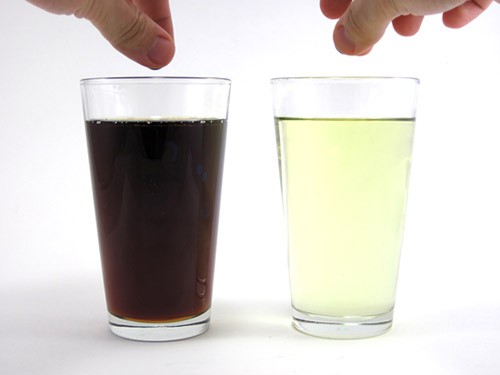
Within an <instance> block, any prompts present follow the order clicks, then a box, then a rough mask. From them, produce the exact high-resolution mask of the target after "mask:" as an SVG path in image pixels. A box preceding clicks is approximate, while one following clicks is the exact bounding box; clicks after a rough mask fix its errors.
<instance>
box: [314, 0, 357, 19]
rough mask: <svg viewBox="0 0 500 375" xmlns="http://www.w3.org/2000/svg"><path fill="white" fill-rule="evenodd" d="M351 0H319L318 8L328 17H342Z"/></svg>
mask: <svg viewBox="0 0 500 375" xmlns="http://www.w3.org/2000/svg"><path fill="white" fill-rule="evenodd" d="M350 4H351V0H320V3H319V8H320V9H321V12H322V13H323V15H324V16H325V17H327V18H330V19H337V18H340V17H342V15H343V14H344V12H345V11H346V9H347V8H348V7H349V5H350Z"/></svg>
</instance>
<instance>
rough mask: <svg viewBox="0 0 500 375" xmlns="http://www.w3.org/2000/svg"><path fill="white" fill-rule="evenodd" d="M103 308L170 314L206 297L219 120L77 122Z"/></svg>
mask: <svg viewBox="0 0 500 375" xmlns="http://www.w3.org/2000/svg"><path fill="white" fill-rule="evenodd" d="M86 131H87V141H88V148H89V159H90V169H91V174H92V182H93V190H94V203H95V209H96V219H97V227H98V236H99V245H100V250H101V260H102V267H103V274H104V283H105V289H106V299H107V305H108V310H109V312H110V313H112V314H113V315H115V316H118V317H121V318H127V319H133V320H139V321H171V320H177V319H182V318H186V317H190V316H195V315H198V314H201V313H203V312H205V311H206V310H207V309H208V308H209V307H210V304H211V299H212V284H213V270H214V261H215V246H216V239H217V225H218V216H219V201H220V190H221V180H222V166H223V159H224V144H225V134H226V125H225V121H224V120H207V121H198V120H196V121H179V122H171V121H170V122H152V123H151V122H148V123H146V122H141V121H137V122H134V121H125V122H106V121H90V122H87V123H86Z"/></svg>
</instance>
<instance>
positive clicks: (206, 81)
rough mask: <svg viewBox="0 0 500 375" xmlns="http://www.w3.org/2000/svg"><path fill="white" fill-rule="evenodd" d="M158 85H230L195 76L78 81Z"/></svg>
mask: <svg viewBox="0 0 500 375" xmlns="http://www.w3.org/2000/svg"><path fill="white" fill-rule="evenodd" d="M159 83H163V84H164V83H190V84H220V85H224V84H226V85H230V84H231V80H230V79H229V78H221V77H201V76H200V77H197V76H121V77H120V76H116V77H90V78H83V79H81V80H80V85H82V86H89V85H107V84H129V85H130V84H159Z"/></svg>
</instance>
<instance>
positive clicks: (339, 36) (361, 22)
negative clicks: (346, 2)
mask: <svg viewBox="0 0 500 375" xmlns="http://www.w3.org/2000/svg"><path fill="white" fill-rule="evenodd" d="M394 3H395V2H394V1H389V0H356V1H353V2H352V3H351V5H350V6H349V8H348V9H347V10H346V12H345V13H344V15H343V16H342V18H340V20H339V21H338V23H337V25H336V26H335V30H334V34H333V40H334V42H335V46H336V47H337V49H338V50H339V52H341V53H344V54H346V55H365V54H367V53H368V52H369V51H370V50H371V49H372V47H373V45H374V44H375V43H377V42H378V41H379V40H380V39H381V38H382V36H383V35H384V32H385V30H386V28H387V26H389V24H390V23H391V21H392V20H393V19H394V18H396V17H397V16H399V15H401V12H399V11H398V10H397V9H395V7H394V5H393V4H394Z"/></svg>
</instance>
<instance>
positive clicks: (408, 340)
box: [0, 0, 500, 375]
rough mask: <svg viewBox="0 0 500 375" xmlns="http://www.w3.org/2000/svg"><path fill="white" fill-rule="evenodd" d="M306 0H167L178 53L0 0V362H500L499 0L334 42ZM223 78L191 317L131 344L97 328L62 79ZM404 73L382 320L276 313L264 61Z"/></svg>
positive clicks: (443, 369) (459, 367)
mask: <svg viewBox="0 0 500 375" xmlns="http://www.w3.org/2000/svg"><path fill="white" fill-rule="evenodd" d="M318 3H319V2H318V1H306V0H272V1H269V0H238V1H234V0H212V1H202V0H171V6H172V12H173V16H174V23H175V33H176V41H177V54H176V57H175V59H174V61H173V63H172V64H171V65H169V66H168V67H166V68H164V69H162V70H160V71H155V72H153V71H149V70H148V69H146V68H143V67H141V66H139V65H137V64H135V63H133V62H131V61H129V60H127V59H126V58H124V57H123V56H121V55H120V54H119V53H118V52H116V51H115V50H113V49H112V48H111V47H110V46H109V44H108V43H107V42H106V41H105V40H104V39H103V38H102V37H101V36H100V34H99V33H98V31H96V30H95V29H93V28H92V26H91V25H90V24H89V23H88V22H87V21H85V20H78V19H76V18H74V17H67V16H55V15H51V14H48V13H45V12H43V11H41V10H39V9H37V8H35V7H33V6H32V5H29V4H28V3H26V2H24V1H19V0H1V2H0V46H1V55H0V56H1V60H0V78H1V79H0V373H2V374H30V373H36V374H58V373H61V374H112V373H121V374H136V373H149V374H155V373H162V374H165V373H168V374H194V373H196V374H198V373H199V374H281V373H283V374H362V373H367V372H370V373H372V374H382V373H383V374H401V373H405V374H422V373H426V374H454V375H460V374H498V373H500V359H499V358H500V357H499V355H498V354H499V353H500V352H499V349H498V348H499V347H500V292H499V289H500V288H499V287H500V271H499V269H500V255H499V253H500V238H499V234H500V198H499V197H500V194H499V191H500V168H499V167H498V165H499V163H500V147H499V146H498V143H499V142H498V140H499V138H500V120H499V118H500V116H499V114H500V90H499V87H500V6H499V5H498V4H493V5H492V6H491V8H490V9H489V10H488V11H487V12H486V13H485V14H484V15H483V16H481V17H480V18H479V19H477V20H476V21H474V22H473V23H472V24H470V25H469V26H467V27H465V28H463V29H460V30H449V29H446V28H444V27H443V26H442V24H441V20H440V17H439V16H433V17H428V18H426V20H425V21H424V24H423V26H422V29H421V32H420V33H419V34H417V36H415V37H412V38H403V37H401V36H398V35H396V34H395V33H394V32H393V31H392V29H389V30H388V31H387V33H386V36H385V38H384V39H383V41H382V42H381V43H380V44H379V45H377V46H376V47H375V48H374V50H373V51H372V53H370V55H368V56H366V57H362V58H359V57H348V56H342V55H340V54H339V53H338V52H337V51H336V50H335V48H334V46H333V43H332V41H331V33H332V29H333V26H334V22H333V21H331V20H328V19H326V18H324V17H323V16H322V14H321V12H320V10H319V6H318ZM117 75H118V76H120V75H194V76H222V77H228V78H231V79H232V80H233V90H232V98H231V106H230V113H229V126H230V128H229V132H228V139H227V149H226V163H225V171H224V172H225V175H224V186H223V202H222V212H221V221H220V226H219V243H218V253H217V264H216V282H215V290H214V301H213V311H212V322H211V328H210V330H209V332H207V333H206V334H204V335H202V336H200V337H198V338H195V339H190V340H185V341H182V342H174V343H156V344H148V343H138V342H132V341H128V340H123V339H119V338H116V337H114V336H113V335H112V334H111V333H110V332H109V331H108V329H107V323H106V312H105V304H104V296H103V290H102V283H101V273H100V264H99V255H98V248H97V240H96V232H95V222H94V213H93V205H92V195H91V187H90V177H89V171H88V164H87V154H86V144H85V137H84V128H83V119H82V109H81V101H80V91H79V80H80V79H81V78H85V77H93V76H117ZM296 75H403V76H416V77H419V78H420V79H421V88H420V100H419V109H418V113H417V132H416V139H415V148H414V161H413V166H412V174H411V185H410V196H409V205H408V212H407V225H406V234H405V241H404V247H403V256H402V263H401V269H400V280H399V286H398V296H397V305H396V314H395V322H394V327H393V329H392V330H391V331H390V332H389V333H388V334H386V335H383V336H380V337H378V338H373V339H367V340H357V341H335V340H325V339H317V338H313V337H309V336H306V335H303V334H300V333H298V332H296V331H295V330H293V329H292V328H291V327H290V318H289V302H288V280H287V269H286V267H287V266H286V249H285V245H284V239H283V219H282V214H281V201H280V199H281V198H280V191H279V177H278V169H277V160H276V151H275V145H274V139H275V138H274V137H275V136H274V125H273V120H272V113H271V99H270V92H269V91H270V90H269V79H270V78H271V77H275V76H296Z"/></svg>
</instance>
